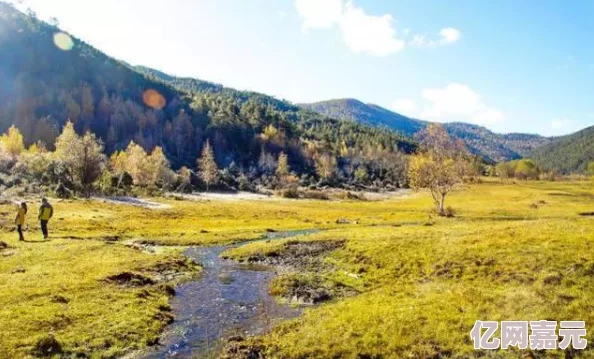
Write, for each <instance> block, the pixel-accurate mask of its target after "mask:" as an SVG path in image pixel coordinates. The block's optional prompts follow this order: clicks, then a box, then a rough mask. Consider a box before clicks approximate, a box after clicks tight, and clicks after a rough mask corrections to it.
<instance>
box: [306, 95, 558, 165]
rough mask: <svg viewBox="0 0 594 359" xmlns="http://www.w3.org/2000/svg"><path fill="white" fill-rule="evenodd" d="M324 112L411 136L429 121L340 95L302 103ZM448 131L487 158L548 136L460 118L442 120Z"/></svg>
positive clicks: (511, 155)
mask: <svg viewBox="0 0 594 359" xmlns="http://www.w3.org/2000/svg"><path fill="white" fill-rule="evenodd" d="M300 106H302V107H303V108H307V109H311V110H313V111H316V112H318V113H321V114H324V115H326V116H331V117H336V118H342V119H348V120H353V121H357V122H361V123H365V124H372V125H380V126H387V127H388V128H391V129H394V130H396V131H399V132H401V133H403V134H405V135H407V136H413V135H414V134H415V133H417V132H418V131H420V130H421V129H423V128H424V127H425V126H427V124H429V122H427V121H421V120H417V119H413V118H409V117H406V116H403V115H400V114H398V113H396V112H392V111H390V110H387V109H385V108H382V107H380V106H377V105H373V104H365V103H362V102H361V101H358V100H355V99H339V100H330V101H323V102H316V103H312V104H301V105H300ZM444 126H445V128H446V129H447V130H448V132H449V133H450V135H452V136H455V137H457V138H459V139H461V140H463V141H464V142H465V143H466V145H467V147H468V148H469V149H470V151H472V152H473V153H475V154H477V155H479V156H481V157H483V158H485V159H487V160H490V161H505V160H511V159H516V158H520V157H524V156H526V155H527V154H529V153H530V152H531V151H532V150H533V149H535V148H537V147H539V146H542V145H544V144H547V143H548V142H550V139H548V138H546V137H542V136H538V135H531V134H515V133H511V134H497V133H494V132H492V131H490V130H488V129H487V128H485V127H482V126H477V125H472V124H468V123H462V122H454V123H447V124H444Z"/></svg>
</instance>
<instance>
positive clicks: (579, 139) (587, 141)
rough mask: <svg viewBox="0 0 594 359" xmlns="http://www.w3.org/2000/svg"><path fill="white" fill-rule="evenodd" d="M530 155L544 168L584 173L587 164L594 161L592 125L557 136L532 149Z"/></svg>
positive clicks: (593, 129)
mask: <svg viewBox="0 0 594 359" xmlns="http://www.w3.org/2000/svg"><path fill="white" fill-rule="evenodd" d="M530 157H531V158H533V159H534V160H535V161H536V162H537V163H538V165H539V166H540V167H542V168H543V169H545V170H549V171H556V172H559V173H563V174H567V173H573V172H581V173H585V172H586V170H587V167H588V164H589V163H590V162H592V161H594V126H592V127H588V128H585V129H583V130H581V131H578V132H576V133H573V134H571V135H566V136H561V137H557V138H555V139H554V140H553V141H552V142H551V143H550V144H548V145H546V146H543V147H540V148H537V149H536V150H534V151H533V152H532V153H531V154H530Z"/></svg>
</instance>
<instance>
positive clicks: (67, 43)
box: [54, 32, 74, 51]
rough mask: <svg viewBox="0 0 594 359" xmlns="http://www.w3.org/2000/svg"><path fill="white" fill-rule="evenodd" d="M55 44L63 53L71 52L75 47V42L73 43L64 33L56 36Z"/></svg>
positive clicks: (58, 33)
mask: <svg viewBox="0 0 594 359" xmlns="http://www.w3.org/2000/svg"><path fill="white" fill-rule="evenodd" d="M54 44H55V45H56V47H58V49H60V50H62V51H70V50H72V48H73V47H74V41H72V38H71V37H70V35H68V34H66V33H63V32H57V33H55V34H54Z"/></svg>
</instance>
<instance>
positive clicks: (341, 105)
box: [300, 98, 427, 136]
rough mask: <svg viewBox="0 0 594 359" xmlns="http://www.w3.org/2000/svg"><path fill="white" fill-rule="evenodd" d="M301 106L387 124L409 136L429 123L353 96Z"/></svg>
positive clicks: (347, 117) (370, 123) (374, 124)
mask: <svg viewBox="0 0 594 359" xmlns="http://www.w3.org/2000/svg"><path fill="white" fill-rule="evenodd" d="M300 106H301V107H303V108H307V109H309V110H312V111H316V112H319V113H322V114H324V115H326V116H330V117H335V118H342V119H347V120H353V121H357V122H361V123H364V124H368V125H373V126H386V127H389V128H392V129H395V130H397V131H400V132H402V133H403V134H405V135H407V136H412V135H414V134H415V133H417V132H418V131H420V130H421V129H423V128H424V127H425V126H426V125H427V122H425V121H421V120H415V119H412V118H408V117H406V116H402V115H400V114H398V113H396V112H392V111H389V110H386V109H385V108H382V107H379V106H376V105H372V104H365V103H363V102H361V101H359V100H355V99H351V98H347V99H338V100H330V101H322V102H315V103H311V104H300Z"/></svg>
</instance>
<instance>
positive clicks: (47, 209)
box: [38, 198, 54, 239]
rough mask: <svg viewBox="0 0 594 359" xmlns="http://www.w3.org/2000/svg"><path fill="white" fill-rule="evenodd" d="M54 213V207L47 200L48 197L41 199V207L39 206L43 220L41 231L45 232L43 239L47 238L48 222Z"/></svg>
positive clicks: (40, 216)
mask: <svg viewBox="0 0 594 359" xmlns="http://www.w3.org/2000/svg"><path fill="white" fill-rule="evenodd" d="M53 215H54V208H53V207H52V205H51V204H49V202H48V201H47V199H46V198H42V199H41V207H39V216H38V218H39V222H41V232H42V233H43V239H47V237H48V232H47V222H49V220H50V218H52V216H53Z"/></svg>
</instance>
